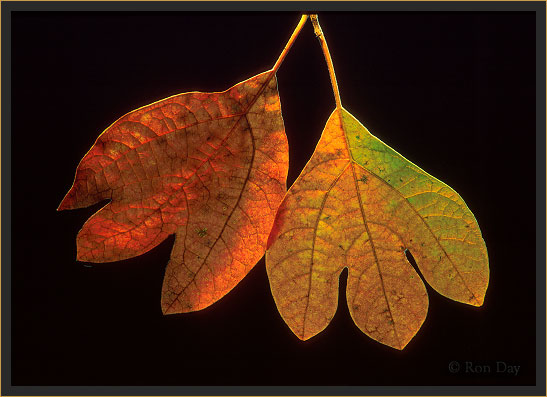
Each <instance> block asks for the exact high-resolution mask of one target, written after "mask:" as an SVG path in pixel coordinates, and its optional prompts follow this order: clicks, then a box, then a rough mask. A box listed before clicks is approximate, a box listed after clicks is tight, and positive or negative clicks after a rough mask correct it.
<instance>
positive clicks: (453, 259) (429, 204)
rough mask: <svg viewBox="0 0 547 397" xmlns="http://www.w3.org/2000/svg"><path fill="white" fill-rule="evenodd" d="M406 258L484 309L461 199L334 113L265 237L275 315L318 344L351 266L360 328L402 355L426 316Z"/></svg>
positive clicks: (483, 276) (477, 243) (479, 264)
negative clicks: (341, 281)
mask: <svg viewBox="0 0 547 397" xmlns="http://www.w3.org/2000/svg"><path fill="white" fill-rule="evenodd" d="M406 250H409V251H410V252H411V254H412V255H413V257H414V258H415V260H416V263H417V265H418V267H419V270H420V272H421V273H422V275H423V277H424V279H425V280H426V281H427V282H428V283H429V285H431V287H433V289H435V290H436V291H437V292H439V293H440V294H442V295H444V296H446V297H448V298H450V299H453V300H456V301H458V302H463V303H467V304H470V305H474V306H481V305H482V303H483V300H484V295H485V293H486V289H487V287H488V279H489V268H488V256H487V251H486V246H485V243H484V240H483V239H482V236H481V232H480V229H479V226H478V224H477V221H476V220H475V217H474V216H473V214H472V213H471V211H470V210H469V209H468V207H467V206H466V204H465V203H464V201H463V199H462V198H461V197H460V196H459V195H458V194H457V193H456V192H455V191H454V190H453V189H451V188H450V187H449V186H447V185H446V184H444V183H443V182H441V181H439V180H438V179H436V178H435V177H433V176H431V175H429V174H427V173H426V172H425V171H423V170H422V169H420V168H419V167H417V166H416V165H414V164H412V163H411V162H410V161H408V160H407V159H405V158H404V157H403V156H401V155H400V154H399V153H397V152H396V151H395V150H393V149H391V148H390V147H389V146H387V145H386V144H384V143H383V142H381V141H380V140H379V139H377V138H376V137H374V136H373V135H371V134H370V132H369V131H368V130H367V129H366V128H365V127H364V126H363V125H362V124H361V123H360V122H359V121H358V120H356V119H355V118H354V117H353V116H352V115H351V114H350V113H349V112H347V111H346V110H345V109H344V108H342V107H341V106H340V107H337V108H336V110H335V111H334V112H333V113H332V115H331V116H330V118H329V120H328V122H327V124H326V127H325V129H324V131H323V134H322V136H321V139H320V141H319V143H318V145H317V147H316V149H315V152H314V154H313V156H312V158H311V159H310V161H309V162H308V164H307V165H306V167H305V168H304V170H303V171H302V173H301V175H300V176H299V177H298V179H297V180H296V182H295V183H294V185H293V186H292V187H291V188H290V189H289V191H288V192H287V195H286V196H285V198H284V200H283V202H282V203H281V206H280V207H279V210H278V213H277V218H276V221H275V224H274V228H273V229H272V233H271V235H270V237H269V241H268V251H267V253H266V267H267V271H268V276H269V280H270V285H271V289H272V293H273V296H274V299H275V302H276V305H277V308H278V309H279V312H280V313H281V316H282V317H283V319H284V320H285V322H286V323H287V324H288V325H289V327H290V328H291V330H292V331H293V332H294V333H295V334H296V335H297V336H298V337H299V338H300V339H303V340H306V339H309V338H311V337H313V336H314V335H316V334H318V333H319V332H321V331H322V330H323V329H324V328H325V327H327V325H328V324H329V322H330V321H331V319H332V318H333V316H334V314H335V312H336V309H337V304H338V279H339V276H340V273H341V272H342V270H343V269H344V268H348V270H349V273H348V283H347V291H346V296H347V302H348V306H349V311H350V313H351V316H352V318H353V320H354V321H355V323H356V325H357V326H358V327H359V328H360V329H361V330H362V331H363V332H364V333H365V334H367V335H368V336H370V337H371V338H373V339H375V340H377V341H379V342H381V343H383V344H386V345H389V346H391V347H394V348H397V349H403V348H404V347H405V346H406V345H407V344H408V342H409V341H410V340H411V339H412V338H413V337H414V335H415V334H416V333H417V332H418V330H419V329H420V327H421V325H422V323H423V322H424V320H425V318H426V315H427V310H428V297H427V292H426V289H425V286H424V284H423V282H422V280H421V278H420V276H419V275H418V273H417V272H416V271H415V270H414V268H413V267H412V266H411V265H410V263H409V262H408V260H407V258H406V254H405V251H406Z"/></svg>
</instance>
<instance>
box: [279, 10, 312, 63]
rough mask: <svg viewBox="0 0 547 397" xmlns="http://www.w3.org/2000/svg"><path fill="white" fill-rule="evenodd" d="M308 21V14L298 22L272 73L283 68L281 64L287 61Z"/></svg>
mask: <svg viewBox="0 0 547 397" xmlns="http://www.w3.org/2000/svg"><path fill="white" fill-rule="evenodd" d="M307 19H308V14H303V15H302V17H301V18H300V22H298V25H296V28H295V29H294V32H292V35H291V38H290V39H289V41H288V42H287V44H286V45H285V48H283V51H282V52H281V55H279V58H277V61H276V62H275V65H274V67H273V68H272V71H273V72H274V73H275V72H276V71H277V69H279V67H280V66H281V63H282V62H283V60H284V59H285V57H286V56H287V54H288V53H289V50H290V49H291V47H292V45H293V44H294V41H295V40H296V38H297V37H298V34H299V33H300V31H301V30H302V28H303V27H304V24H305V23H306V21H307Z"/></svg>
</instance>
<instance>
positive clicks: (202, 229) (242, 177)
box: [59, 69, 288, 314]
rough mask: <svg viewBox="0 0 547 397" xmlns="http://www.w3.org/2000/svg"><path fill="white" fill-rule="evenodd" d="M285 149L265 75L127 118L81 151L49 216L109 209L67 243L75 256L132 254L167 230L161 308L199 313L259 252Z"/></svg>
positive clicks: (95, 258) (271, 79) (272, 86)
mask: <svg viewBox="0 0 547 397" xmlns="http://www.w3.org/2000/svg"><path fill="white" fill-rule="evenodd" d="M287 170H288V146H287V138H286V136H285V130H284V126H283V119H282V117H281V105H280V100H279V94H278V91H277V81H276V77H275V70H274V69H272V70H270V71H268V72H265V73H261V74H259V75H257V76H255V77H252V78H250V79H248V80H246V81H243V82H241V83H239V84H236V85H235V86H233V87H232V88H230V89H228V90H226V91H224V92H218V93H202V92H189V93H184V94H180V95H175V96H172V97H170V98H167V99H164V100H161V101H158V102H155V103H153V104H151V105H148V106H144V107H142V108H139V109H137V110H135V111H132V112H130V113H128V114H126V115H125V116H123V117H122V118H120V119H119V120H117V121H116V122H115V123H114V124H112V125H111V126H110V127H108V128H107V129H106V130H105V131H104V132H103V133H102V134H101V135H100V136H99V138H98V139H97V141H96V142H95V144H94V145H93V147H92V148H91V150H90V151H89V152H88V153H87V154H86V155H85V157H84V158H83V159H82V161H81V162H80V164H79V165H78V168H77V171H76V177H75V181H74V184H73V186H72V188H71V189H70V191H69V192H68V193H67V195H66V197H65V198H64V200H63V201H62V203H61V205H60V206H59V210H65V209H75V208H82V207H87V206H89V205H92V204H95V203H97V202H99V201H101V200H105V199H110V200H111V201H110V203H108V204H107V205H106V206H104V207H103V208H102V209H100V210H99V211H98V212H97V213H96V214H94V215H93V216H92V217H91V218H90V219H89V220H88V221H87V222H86V223H85V224H84V226H83V228H82V229H81V230H80V232H79V233H78V237H77V250H78V251H77V252H78V253H77V259H78V260H81V261H88V262H111V261H118V260H122V259H127V258H132V257H135V256H138V255H141V254H143V253H145V252H147V251H149V250H151V249H152V248H154V247H155V246H157V245H158V244H159V243H161V242H162V241H163V240H165V239H166V238H167V237H168V236H169V235H173V234H174V235H175V243H174V246H173V250H172V253H171V259H170V261H169V264H168V265H167V269H166V272H165V278H164V283H163V290H162V309H163V312H164V313H166V314H168V313H180V312H188V311H195V310H200V309H203V308H205V307H207V306H209V305H211V304H212V303H214V302H216V301H217V300H218V299H220V298H221V297H223V296H224V295H225V294H227V293H228V292H229V291H230V290H231V289H232V288H233V287H234V286H235V285H236V284H237V283H238V282H239V281H240V280H241V279H242V278H243V277H244V276H245V275H246V274H247V273H248V272H249V271H250V270H251V268H252V267H253V266H254V265H255V264H256V262H257V261H258V260H259V259H260V258H261V257H262V256H263V254H264V251H265V248H266V241H267V237H268V233H269V231H270V229H271V226H272V224H273V220H274V217H275V213H276V210H277V208H278V205H279V203H280V202H281V200H282V198H283V195H284V194H285V192H286V176H287Z"/></svg>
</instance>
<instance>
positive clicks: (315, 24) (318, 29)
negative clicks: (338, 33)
mask: <svg viewBox="0 0 547 397" xmlns="http://www.w3.org/2000/svg"><path fill="white" fill-rule="evenodd" d="M310 20H311V23H312V25H313V30H314V32H315V36H317V39H318V40H319V42H320V43H321V48H322V49H323V55H324V56H325V61H326V62H327V67H328V68H329V75H330V82H331V84H332V91H333V92H334V100H335V102H336V108H337V109H340V108H342V101H341V100H340V91H338V83H337V81H336V73H334V65H333V63H332V58H331V56H330V52H329V46H328V45H327V40H326V39H325V35H324V34H323V30H321V25H319V18H318V16H317V14H313V15H310Z"/></svg>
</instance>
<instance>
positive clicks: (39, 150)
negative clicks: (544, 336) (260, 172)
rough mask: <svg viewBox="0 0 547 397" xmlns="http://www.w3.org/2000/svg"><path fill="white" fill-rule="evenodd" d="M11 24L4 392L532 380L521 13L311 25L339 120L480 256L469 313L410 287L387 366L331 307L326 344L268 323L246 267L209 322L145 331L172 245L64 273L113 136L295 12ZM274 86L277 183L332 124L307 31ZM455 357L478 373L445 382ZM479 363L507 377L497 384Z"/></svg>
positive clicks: (186, 321)
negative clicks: (484, 271)
mask: <svg viewBox="0 0 547 397" xmlns="http://www.w3.org/2000/svg"><path fill="white" fill-rule="evenodd" d="M12 16H13V19H12V21H13V22H12V35H13V36H12V53H11V56H12V77H13V78H12V110H13V112H12V127H13V128H12V189H13V190H12V225H13V226H12V241H13V242H12V297H11V298H12V324H11V327H12V362H11V366H12V383H13V384H14V385H475V384H485V385H492V384H497V385H500V384H506V385H532V384H534V383H535V292H536V291H535V277H534V273H535V212H534V209H535V171H534V170H535V158H534V153H535V151H534V147H535V16H534V14H533V13H461V12H458V13H456V12H451V13H419V12H413V13H396V12H390V13H375V12H368V13H353V14H342V13H323V14H320V21H321V24H322V26H323V30H324V32H325V35H326V37H327V40H328V43H329V46H330V49H331V54H332V56H333V59H334V64H335V67H336V71H337V75H338V80H339V85H340V91H341V97H342V103H343V105H344V107H345V108H346V109H348V111H350V112H351V113H353V115H354V116H355V117H357V118H358V119H359V120H360V121H361V122H362V123H363V124H364V125H366V126H367V127H368V128H369V130H370V131H371V132H372V133H373V134H375V135H376V136H378V137H379V138H380V139H382V140H383V141H384V142H386V143H387V144H388V145H390V146H392V147H393V148H395V149H396V150H397V151H399V152H400V153H401V154H403V155H404V156H405V157H407V158H408V159H409V160H411V161H413V162H415V163H416V164H417V165H419V166H420V167H422V168H423V169H425V170H426V171H428V172H429V173H431V174H432V175H435V176H436V177H438V178H439V179H441V180H442V181H444V182H446V183H447V184H448V185H450V186H451V187H453V188H454V189H455V190H457V191H458V192H459V193H460V194H461V196H462V197H463V198H464V200H465V201H466V203H467V204H468V206H469V207H470V209H471V210H472V211H473V213H474V214H475V216H476V218H477V220H478V222H479V225H480V226H481V230H482V233H483V236H484V238H485V241H486V244H487V247H488V251H489V257H490V266H491V280H490V287H489V289H488V292H487V295H486V300H485V304H484V306H483V307H481V308H474V307H471V306H467V305H463V304H460V303H456V302H453V301H451V300H449V299H447V298H444V297H442V296H440V295H439V294H438V293H436V292H435V291H433V290H431V289H430V288H429V287H428V291H429V297H430V306H429V314H428V317H427V320H426V321H425V323H424V324H423V326H422V328H421V330H420V331H419V333H418V334H417V335H416V337H415V338H414V339H413V340H412V341H411V342H410V343H409V345H408V346H407V347H406V348H405V349H404V350H403V351H397V350H394V349H392V348H389V347H386V346H384V345H381V344H379V343H377V342H375V341H373V340H372V339H370V338H368V337H367V336H366V335H364V334H363V333H361V332H360V331H359V329H358V328H357V327H356V326H355V325H354V324H353V322H352V320H351V318H350V316H349V312H348V309H347V306H346V303H345V294H344V293H341V294H340V302H339V308H338V312H337V314H336V316H335V317H334V319H333V321H332V322H331V324H330V325H329V326H328V328H327V329H326V330H325V331H323V332H322V333H320V334H319V335H317V336H316V337H314V338H312V339H311V340H309V341H307V342H302V341H300V340H299V339H298V338H297V337H296V336H294V335H293V334H292V333H291V331H290V330H289V328H288V327H287V326H286V325H285V324H284V322H283V320H282V318H281V317H280V315H279V314H278V312H277V309H276V307H275V304H274V301H273V298H272V296H271V293H270V290H269V284H268V279H267V276H266V271H265V266H264V260H261V261H260V262H259V263H258V264H257V266H256V267H255V268H254V269H253V270H252V271H251V272H250V273H249V275H248V276H247V277H246V278H245V279H244V280H243V281H242V282H241V283H240V284H239V285H238V286H237V287H236V288H235V289H234V290H233V291H232V292H230V293H229V294H228V295H227V296H226V297H225V298H223V299H221V300H220V301H219V302H218V303H215V304H214V305H212V306H210V307H209V308H207V309H205V310H203V311H200V312H196V313H191V314H184V315H170V316H163V315H162V313H161V309H160V291H161V283H162V278H163V273H164V269H165V265H166V264H167V261H168V259H169V254H170V249H171V246H172V243H173V238H172V237H171V238H169V239H168V240H166V241H165V242H164V243H162V244H161V245H160V246H158V247H156V248H154V249H153V250H151V251H150V252H149V253H147V254H145V255H142V256H141V257H138V258H134V259H131V260H126V261H122V262H116V263H108V264H85V263H80V262H76V261H75V255H76V245H75V239H76V234H77V233H78V230H79V229H80V227H81V226H82V225H83V223H84V222H85V221H86V219H87V218H88V217H89V216H90V215H91V214H93V213H94V212H95V211H96V210H97V209H98V208H100V206H101V205H97V206H94V207H91V208H88V209H82V210H76V211H65V212H60V213H58V212H56V208H57V206H58V204H59V203H60V201H61V199H62V198H63V196H64V194H65V193H66V192H67V191H68V189H69V188H70V185H71V183H72V180H73V177H74V172H75V169H76V166H77V164H78V162H79V160H80V159H81V158H82V157H83V155H84V154H85V153H86V152H87V150H88V149H89V148H90V147H91V145H92V144H93V142H94V141H95V139H96V137H97V136H98V135H99V134H100V133H101V132H102V131H103V130H104V129H105V128H106V127H108V126H109V125H110V124H111V123H112V122H113V121H115V120H116V119H117V118H118V117H120V116H122V115H123V114H125V113H127V112H129V111H131V110H133V109H135V108H138V107H140V106H143V105H146V104H149V103H151V102H153V101H156V100H158V99H161V98H165V97H168V96H170V95H174V94H178V93H182V92H186V91H194V90H199V91H221V90H224V89H226V88H228V87H230V86H232V85H233V84H236V83H238V82H240V81H242V80H244V79H246V78H248V77H251V76H253V75H256V74H258V73H259V72H262V71H265V70H267V69H270V68H271V67H272V66H273V64H274V62H275V60H276V59H277V56H278V55H279V53H280V52H281V50H282V48H283V46H284V45H285V43H286V41H287V39H288V37H289V36H290V34H291V32H292V30H293V28H294V26H296V23H297V22H298V19H299V14H298V13H264V14H258V13H254V14H235V13H225V14H203V13H202V14H198V13H194V14H192V13H174V12H172V13H110V14H108V13H91V12H88V13H53V12H43V13H31V12H15V13H13V15H12ZM278 82H279V91H280V95H281V104H282V108H283V118H284V121H285V127H286V132H287V135H288V139H289V143H290V171H289V180H288V183H289V185H290V184H291V183H292V182H293V181H294V180H295V178H296V177H297V176H298V174H299V173H300V171H301V170H302V168H303V167H304V165H305V163H306V161H307V160H308V158H309V157H310V156H311V154H312V152H313V149H314V147H315V144H316V142H317V140H318V139H319V136H320V134H321V131H322V129H323V127H324V124H325V122H326V120H327V118H328V116H329V115H330V113H331V111H332V110H333V109H334V99H333V95H332V92H331V87H330V81H329V77H328V72H327V68H326V65H325V63H324V60H323V55H322V53H321V49H320V46H319V44H318V43H317V40H316V39H315V36H314V34H313V30H312V27H311V24H310V23H309V22H308V23H307V25H306V27H305V28H304V30H303V31H302V32H301V34H300V37H299V38H298V40H297V41H296V43H295V45H294V47H293V48H292V50H291V52H290V54H289V55H288V57H287V58H286V60H285V62H284V64H283V65H282V67H281V69H280V70H279V72H278ZM345 277H346V273H345V272H344V274H343V276H342V278H341V291H343V290H344V287H345ZM454 360H455V361H458V362H459V363H460V364H461V365H462V367H463V366H464V365H465V362H466V361H470V362H473V363H474V364H475V365H490V366H491V367H492V371H493V373H491V374H486V375H485V374H472V373H465V371H464V370H463V368H462V370H461V371H460V372H459V373H456V374H453V373H451V372H450V371H449V370H448V364H449V363H450V362H451V361H454ZM496 361H504V362H506V363H508V364H511V365H519V366H520V370H519V373H518V375H517V376H511V375H507V374H501V373H495V371H496Z"/></svg>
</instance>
